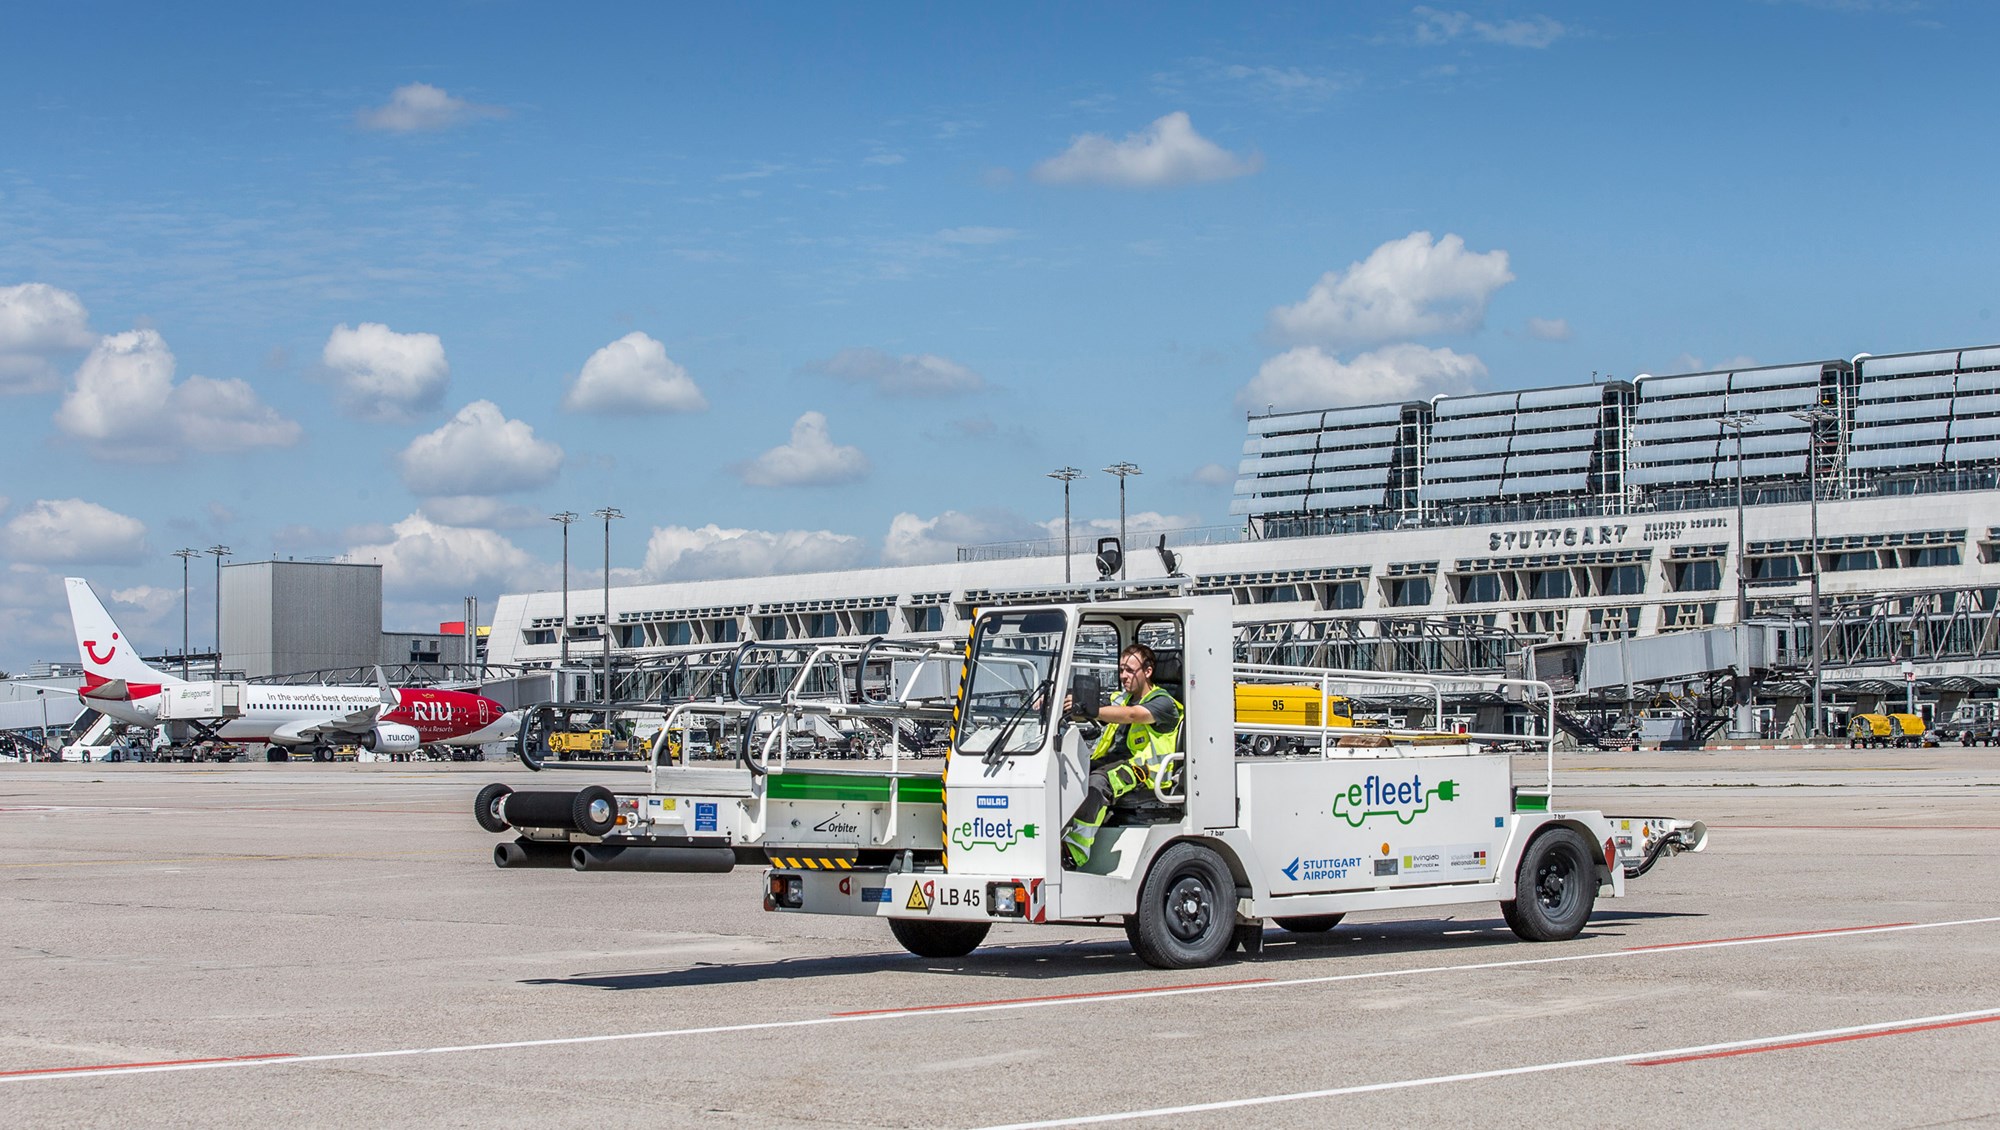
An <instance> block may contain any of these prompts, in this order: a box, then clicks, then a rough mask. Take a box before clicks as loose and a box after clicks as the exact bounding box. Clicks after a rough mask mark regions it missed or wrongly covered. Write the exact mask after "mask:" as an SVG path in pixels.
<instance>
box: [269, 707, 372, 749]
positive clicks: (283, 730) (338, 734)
mask: <svg viewBox="0 0 2000 1130" xmlns="http://www.w3.org/2000/svg"><path fill="white" fill-rule="evenodd" d="M381 713H382V710H381V708H380V707H377V706H370V707H367V708H365V709H362V710H356V711H352V712H350V713H348V714H346V715H344V716H342V717H339V718H329V719H327V720H326V721H324V722H307V721H304V720H301V721H297V722H287V723H285V724H284V725H282V726H279V727H278V728H277V729H275V730H272V731H271V740H272V741H274V742H277V743H279V744H280V745H303V744H305V743H307V742H315V741H318V740H319V739H321V738H352V737H359V736H361V735H362V734H365V733H367V732H368V731H370V730H372V729H374V728H375V722H376V718H377V716H378V715H380V714H381Z"/></svg>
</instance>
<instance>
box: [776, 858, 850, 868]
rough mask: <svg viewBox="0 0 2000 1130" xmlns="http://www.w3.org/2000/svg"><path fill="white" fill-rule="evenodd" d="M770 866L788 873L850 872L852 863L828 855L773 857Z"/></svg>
mask: <svg viewBox="0 0 2000 1130" xmlns="http://www.w3.org/2000/svg"><path fill="white" fill-rule="evenodd" d="M771 864H772V866H775V867H783V868H785V869H786V870H788V871H852V870H854V861H853V860H851V859H842V858H841V857H839V856H829V855H774V856H772V857H771Z"/></svg>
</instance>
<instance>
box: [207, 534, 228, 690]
mask: <svg viewBox="0 0 2000 1130" xmlns="http://www.w3.org/2000/svg"><path fill="white" fill-rule="evenodd" d="M208 552H209V553H212V554H214V555H215V677H216V678H217V679H221V678H222V559H223V558H225V557H228V556H229V555H230V554H231V553H232V552H233V551H232V550H231V549H230V548H229V547H228V546H226V545H211V546H209V547H208Z"/></svg>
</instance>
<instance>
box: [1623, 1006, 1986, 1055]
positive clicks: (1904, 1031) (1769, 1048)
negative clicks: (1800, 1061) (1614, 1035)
mask: <svg viewBox="0 0 2000 1130" xmlns="http://www.w3.org/2000/svg"><path fill="white" fill-rule="evenodd" d="M1996 1021H2000V1016H1980V1017H1975V1018H1974V1019H1971V1020H1950V1021H1946V1022H1945V1023H1943V1024H1913V1025H1911V1026H1910V1027H1907V1028H1884V1029H1882V1030H1881V1031H1879V1032H1856V1033H1854V1034H1852V1035H1848V1036H1828V1037H1826V1038H1825V1039H1821V1040H1794V1041H1793V1042H1791V1043H1788V1044H1765V1045H1763V1046H1762V1047H1755V1048H1733V1049H1731V1050H1729V1051H1726V1052H1704V1053H1702V1054H1701V1055H1677V1056H1673V1057H1671V1058H1668V1059H1639V1060H1633V1061H1632V1064H1631V1066H1633V1067H1665V1066H1666V1065H1668V1064H1670V1063H1693V1062H1695V1061H1696V1060H1701V1059H1728V1058H1729V1057H1731V1056H1738V1055H1756V1054H1757V1053H1758V1052H1784V1051H1793V1050H1796V1049H1798V1048H1817V1047H1822V1046H1824V1045H1826V1044H1844V1043H1847V1042H1848V1041H1850V1040H1873V1039H1875V1038H1876V1037H1878V1036H1907V1035H1909V1034H1910V1033H1912V1032H1936V1031H1939V1030H1941V1029H1944V1028H1964V1027H1966V1026H1967V1025H1969V1024H1992V1023H1995V1022H1996Z"/></svg>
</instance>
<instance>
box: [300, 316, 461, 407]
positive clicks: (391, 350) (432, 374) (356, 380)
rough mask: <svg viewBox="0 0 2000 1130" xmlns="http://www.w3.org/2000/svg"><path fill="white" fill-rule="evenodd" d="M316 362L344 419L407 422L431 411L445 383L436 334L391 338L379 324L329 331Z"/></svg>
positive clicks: (446, 369) (447, 375)
mask: <svg viewBox="0 0 2000 1130" xmlns="http://www.w3.org/2000/svg"><path fill="white" fill-rule="evenodd" d="M320 360H321V361H322V362H324V363H325V365H326V367H327V369H328V370H329V371H330V372H331V373H332V374H333V377H334V380H335V381H336V382H337V383H338V384H339V386H340V390H341V402H342V407H344V408H345V409H346V410H347V411H348V412H349V413H351V414H353V415H355V416H358V417H360V418H361V419H364V420H383V421H389V422H407V421H409V420H414V419H416V418H418V417H420V416H424V415H427V414H429V413H430V412H433V411H435V410H436V409H437V407H438V405H440V404H441V403H443V402H444V391H445V386H447V385H449V384H450V383H451V365H450V363H449V362H447V361H446V360H445V356H444V343H443V342H442V341H440V340H438V336H437V335H436V334H426V333H410V334H405V333H397V332H396V331H394V330H392V329H390V328H389V327H388V326H385V325H383V324H382V323H380V322H363V323H361V324H360V325H359V326H356V327H354V328H353V329H349V328H348V326H347V323H345V322H342V323H341V324H340V325H338V326H335V327H334V330H333V332H332V333H331V334H329V335H327V339H326V347H325V348H324V349H323V350H321V352H320Z"/></svg>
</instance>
